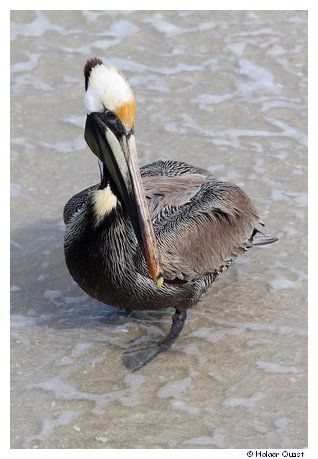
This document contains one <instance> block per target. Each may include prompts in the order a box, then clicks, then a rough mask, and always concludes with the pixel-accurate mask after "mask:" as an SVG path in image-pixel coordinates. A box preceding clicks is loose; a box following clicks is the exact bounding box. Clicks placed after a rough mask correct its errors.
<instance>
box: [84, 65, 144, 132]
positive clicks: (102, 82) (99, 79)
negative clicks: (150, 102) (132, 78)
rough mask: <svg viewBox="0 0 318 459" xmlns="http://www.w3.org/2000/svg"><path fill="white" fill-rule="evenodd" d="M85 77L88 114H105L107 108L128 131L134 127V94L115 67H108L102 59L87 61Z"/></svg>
mask: <svg viewBox="0 0 318 459" xmlns="http://www.w3.org/2000/svg"><path fill="white" fill-rule="evenodd" d="M84 75H85V88H86V93H85V98H84V101H85V107H86V110H87V113H88V114H90V113H92V112H103V111H104V110H105V109H106V108H107V109H108V110H111V111H113V112H115V113H116V115H117V116H118V117H119V119H120V120H121V122H122V124H123V125H124V127H125V128H126V130H130V129H132V128H133V126H134V121H135V98H134V94H133V92H132V90H131V88H130V86H129V84H128V82H127V81H126V80H125V78H124V77H123V76H122V75H121V74H120V72H119V71H118V70H117V69H116V67H114V66H108V67H106V66H105V65H104V64H103V63H102V61H101V60H100V59H91V60H89V61H87V64H86V65H85V67H84Z"/></svg>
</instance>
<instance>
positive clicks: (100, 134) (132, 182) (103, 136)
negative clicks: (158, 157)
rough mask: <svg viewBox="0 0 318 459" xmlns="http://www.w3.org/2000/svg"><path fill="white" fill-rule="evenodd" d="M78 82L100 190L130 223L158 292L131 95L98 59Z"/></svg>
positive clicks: (159, 275) (157, 263)
mask: <svg viewBox="0 0 318 459" xmlns="http://www.w3.org/2000/svg"><path fill="white" fill-rule="evenodd" d="M84 76H85V89H86V93H85V106H86V110H87V118H86V125H85V140H86V142H87V144H88V146H89V147H90V149H91V150H92V152H93V153H95V155H96V156H98V158H99V159H100V160H101V161H102V163H103V176H102V183H101V189H103V187H110V190H111V192H112V193H113V194H115V195H116V198H117V199H118V200H119V201H120V202H121V204H122V206H123V208H124V209H125V211H126V213H127V215H128V216H129V218H130V220H131V223H132V226H133V228H134V232H135V234H136V237H137V240H138V242H139V245H140V247H141V250H142V252H143V254H144V257H145V260H146V263H147V267H148V271H149V273H150V276H151V277H152V279H153V280H154V281H155V283H156V285H157V286H161V285H162V282H163V277H162V270H161V265H160V259H159V258H160V257H159V250H158V247H157V242H156V237H155V234H154V230H153V226H152V221H151V218H150V215H149V209H148V205H147V202H146V196H145V192H144V189H143V185H142V180H141V176H140V170H139V166H138V158H137V149H136V143H135V137H134V124H135V98H134V95H133V92H132V90H131V88H130V86H129V84H128V82H127V81H126V80H125V78H124V77H123V75H122V74H121V73H120V72H119V71H118V70H117V69H116V68H115V67H113V66H105V65H104V64H103V62H102V61H101V60H100V59H96V58H94V59H90V60H89V61H87V63H86V65H85V67H84ZM111 202H113V203H115V202H116V200H112V201H111ZM108 211H109V209H108Z"/></svg>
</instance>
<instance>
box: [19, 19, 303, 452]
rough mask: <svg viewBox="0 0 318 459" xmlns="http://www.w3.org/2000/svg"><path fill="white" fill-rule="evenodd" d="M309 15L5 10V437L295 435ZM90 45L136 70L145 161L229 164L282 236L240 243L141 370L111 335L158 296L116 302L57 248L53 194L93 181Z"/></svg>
mask: <svg viewBox="0 0 318 459" xmlns="http://www.w3.org/2000/svg"><path fill="white" fill-rule="evenodd" d="M306 23H307V17H306V14H305V12H302V11H296V12H293V11H281V12H279V11H275V12H274V11H255V12H253V11H210V12H204V11H202V12H201V11H183V12H182V11H181V12H179V11H171V12H169V11H168V12H167V11H166V12H165V11H163V12H153V11H152V12H150V11H149V12H148V11H133V12H116V11H113V12H107V11H102V12H98V11H86V12H81V11H72V12H67V11H63V12H61V11H45V12H44V11H42V12H33V11H15V12H12V16H11V24H12V28H11V32H12V34H11V36H12V43H11V49H12V67H11V71H12V80H11V81H12V87H11V91H12V96H11V102H12V104H11V110H12V117H11V123H12V151H11V157H12V177H11V179H12V184H11V193H12V226H11V227H12V234H11V236H12V251H11V254H12V265H11V266H12V285H11V298H12V335H11V336H12V353H11V355H12V379H11V381H12V408H11V413H12V437H11V445H12V447H13V448H142V447H143V448H256V447H257V448H262V447H263V448H265V447H267V448H298V447H299V448H300V447H304V446H306V444H307V430H306V420H307V411H306V410H307V404H306V399H307V397H306V396H307V394H306V387H307V386H306V375H307V373H306V367H305V364H306V359H307V357H306V344H307V340H306V265H307V264H306V255H305V254H306V248H307V246H306V237H305V235H306V228H307V227H306V217H307V204H306V198H307V195H306V148H307V143H306V142H307V139H306V129H307V126H306V116H307V112H306V107H307V102H306V91H307V79H306V75H307V70H306V39H307V37H306V35H305V34H306ZM95 55H97V56H100V57H101V58H103V59H104V60H105V62H111V63H113V64H115V65H117V66H118V67H120V68H121V69H122V70H123V71H124V72H125V73H126V74H127V77H128V78H129V80H130V82H131V85H132V86H133V88H134V92H135V95H136V99H137V108H138V109H137V126H136V137H137V143H138V151H139V154H140V159H141V162H142V163H147V162H150V161H153V160H155V159H158V158H162V159H167V158H172V159H175V160H185V161H187V162H189V163H190V164H191V163H192V164H195V165H197V166H199V167H204V168H208V169H209V170H210V171H211V172H213V173H214V174H215V175H217V176H218V177H220V178H223V179H226V180H233V181H234V182H236V183H237V184H238V185H240V186H242V187H243V188H244V189H245V190H246V191H247V193H248V194H249V195H250V196H251V197H254V201H255V203H256V205H257V207H259V208H260V210H261V212H262V214H263V216H264V220H265V222H266V224H267V228H268V232H270V233H272V234H277V235H278V236H279V237H280V241H279V244H276V245H275V247H274V246H272V247H270V248H269V250H267V249H266V248H264V249H259V250H258V251H253V253H252V252H251V253H247V254H246V255H245V256H244V257H242V258H240V259H238V260H237V262H236V263H235V265H233V266H232V267H231V269H230V270H229V271H227V272H226V273H224V274H223V275H222V276H221V277H220V278H219V279H218V280H217V281H216V282H215V284H214V285H213V286H212V287H211V289H210V290H209V291H208V293H207V294H206V295H205V296H204V297H203V298H202V300H201V301H200V303H199V305H198V307H197V308H196V309H195V310H193V311H190V313H189V318H188V323H187V325H186V327H185V329H184V331H183V333H182V334H181V336H180V337H179V340H178V342H177V343H176V345H175V346H174V348H173V349H172V350H171V351H170V352H169V353H167V354H165V355H162V356H160V357H159V358H158V359H157V360H156V361H154V362H152V363H150V364H149V365H148V366H147V367H145V368H144V369H142V370H140V371H139V372H138V373H130V372H129V371H128V370H127V369H125V368H124V367H123V366H122V365H121V360H120V358H121V355H122V352H123V350H125V349H127V348H129V343H130V342H132V341H133V340H134V339H136V338H138V337H140V339H141V340H152V339H154V340H158V338H161V337H162V336H164V335H165V334H166V332H167V330H168V328H169V325H170V316H171V311H167V312H156V313H154V312H151V311H150V312H142V313H138V314H134V315H133V316H132V317H125V315H124V314H123V313H122V311H117V310H114V309H113V308H111V307H108V306H107V305H103V304H100V303H98V302H96V301H94V300H92V299H91V298H89V297H87V296H86V295H85V294H84V293H83V292H82V291H81V290H80V289H79V288H78V287H77V285H76V284H74V283H73V282H72V280H71V278H70V277H69V275H68V273H67V270H66V267H65V264H64V256H63V249H62V247H63V234H64V226H63V223H62V209H63V206H64V203H65V202H66V201H67V199H68V198H69V197H70V196H72V195H73V194H74V193H75V192H77V191H79V190H81V189H83V188H84V187H85V186H89V185H92V184H94V183H96V182H97V181H98V169H97V165H96V160H95V158H94V157H93V155H91V154H90V153H89V151H88V148H87V147H86V146H85V143H84V140H83V126H84V122H85V113H84V108H83V102H82V99H83V92H84V88H83V78H82V67H83V64H84V63H85V61H86V59H87V58H89V57H93V56H95ZM296 249H297V250H296Z"/></svg>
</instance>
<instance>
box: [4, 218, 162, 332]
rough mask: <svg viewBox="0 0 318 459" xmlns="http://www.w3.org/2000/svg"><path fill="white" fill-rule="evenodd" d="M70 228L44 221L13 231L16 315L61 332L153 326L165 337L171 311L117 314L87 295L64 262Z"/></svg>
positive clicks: (13, 307)
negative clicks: (65, 241) (75, 329)
mask: <svg viewBox="0 0 318 459" xmlns="http://www.w3.org/2000/svg"><path fill="white" fill-rule="evenodd" d="M63 239H64V223H63V222H62V221H57V220H52V221H48V220H41V221H37V222H35V223H34V224H32V225H29V226H23V227H21V228H17V229H12V231H11V257H10V258H11V314H12V317H13V318H17V317H20V318H22V317H25V318H27V319H32V321H34V322H35V323H36V324H37V325H43V326H48V327H52V328H56V329H73V328H96V327H97V328H105V329H106V330H107V329H109V330H110V329H111V330H112V331H114V330H115V329H116V328H118V330H119V331H120V328H121V327H123V326H125V327H128V328H133V327H135V328H138V327H141V328H143V327H145V326H150V328H151V331H152V333H154V334H158V336H160V337H162V336H163V334H164V332H163V328H167V326H166V325H165V324H166V323H167V322H169V323H170V320H171V319H170V318H171V314H170V313H169V311H134V312H131V313H129V312H127V310H126V309H124V308H123V309H118V308H113V307H111V306H108V305H105V304H102V303H100V302H98V301H95V300H94V299H93V298H90V297H89V296H88V295H86V294H85V293H84V292H83V291H82V290H81V289H80V288H79V287H78V285H77V284H76V283H75V282H74V281H73V280H72V278H71V276H70V274H69V273H68V270H67V267H66V265H65V261H64V253H63Z"/></svg>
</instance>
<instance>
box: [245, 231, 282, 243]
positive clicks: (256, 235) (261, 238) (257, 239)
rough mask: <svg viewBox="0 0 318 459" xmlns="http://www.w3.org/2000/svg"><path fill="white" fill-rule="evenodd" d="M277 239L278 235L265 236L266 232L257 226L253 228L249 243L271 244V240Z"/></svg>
mask: <svg viewBox="0 0 318 459" xmlns="http://www.w3.org/2000/svg"><path fill="white" fill-rule="evenodd" d="M276 241H278V237H275V236H267V235H266V234H264V233H262V232H261V231H260V230H258V229H257V228H254V230H253V233H252V236H251V243H252V246H253V247H257V246H261V245H267V244H273V242H276Z"/></svg>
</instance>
